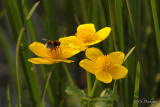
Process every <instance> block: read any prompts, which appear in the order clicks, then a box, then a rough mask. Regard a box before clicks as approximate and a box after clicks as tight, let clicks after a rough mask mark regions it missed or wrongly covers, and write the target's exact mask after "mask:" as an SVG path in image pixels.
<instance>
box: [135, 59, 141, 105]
mask: <svg viewBox="0 0 160 107" xmlns="http://www.w3.org/2000/svg"><path fill="white" fill-rule="evenodd" d="M139 83H140V63H139V61H138V63H137V70H136V79H135V88H134V101H133V107H138V97H139Z"/></svg>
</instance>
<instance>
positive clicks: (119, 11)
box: [115, 0, 124, 52]
mask: <svg viewBox="0 0 160 107" xmlns="http://www.w3.org/2000/svg"><path fill="white" fill-rule="evenodd" d="M115 12H116V20H117V22H116V23H117V29H118V35H119V42H120V49H121V51H123V52H124V33H123V20H122V19H123V17H122V1H121V0H115Z"/></svg>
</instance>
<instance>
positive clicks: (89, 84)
mask: <svg viewBox="0 0 160 107" xmlns="http://www.w3.org/2000/svg"><path fill="white" fill-rule="evenodd" d="M87 87H88V95H90V93H91V74H90V73H89V72H87Z"/></svg>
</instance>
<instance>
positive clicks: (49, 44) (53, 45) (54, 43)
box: [42, 38, 61, 51]
mask: <svg viewBox="0 0 160 107" xmlns="http://www.w3.org/2000/svg"><path fill="white" fill-rule="evenodd" d="M42 40H44V41H46V44H45V46H46V48H47V49H51V51H52V50H53V49H54V50H56V49H57V48H58V47H59V46H60V44H61V43H60V41H58V40H47V39H44V38H42Z"/></svg>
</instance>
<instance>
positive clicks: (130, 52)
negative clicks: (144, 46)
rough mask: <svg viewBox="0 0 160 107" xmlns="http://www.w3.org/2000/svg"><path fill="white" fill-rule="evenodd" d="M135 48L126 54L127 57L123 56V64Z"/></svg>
mask: <svg viewBox="0 0 160 107" xmlns="http://www.w3.org/2000/svg"><path fill="white" fill-rule="evenodd" d="M135 48H136V47H135V46H134V47H133V48H132V49H131V50H130V51H129V52H128V53H127V55H126V56H125V58H124V61H123V62H125V61H126V59H127V58H128V57H129V55H130V54H131V53H132V52H133V51H134V49H135Z"/></svg>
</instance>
